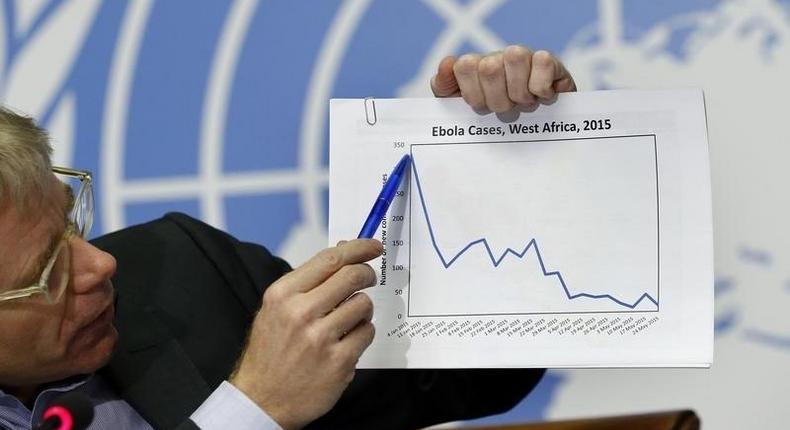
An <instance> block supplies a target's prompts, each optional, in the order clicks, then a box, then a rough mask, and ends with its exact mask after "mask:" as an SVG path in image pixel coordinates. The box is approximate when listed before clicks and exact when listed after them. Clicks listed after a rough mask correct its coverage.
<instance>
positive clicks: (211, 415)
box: [0, 375, 282, 430]
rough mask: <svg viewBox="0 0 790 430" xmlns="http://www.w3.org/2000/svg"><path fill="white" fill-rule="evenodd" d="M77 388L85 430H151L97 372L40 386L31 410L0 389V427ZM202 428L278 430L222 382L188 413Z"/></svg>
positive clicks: (12, 425)
mask: <svg viewBox="0 0 790 430" xmlns="http://www.w3.org/2000/svg"><path fill="white" fill-rule="evenodd" d="M71 391H78V392H81V393H83V394H85V395H86V396H87V397H88V398H89V399H90V400H91V403H93V406H94V415H93V422H91V425H90V426H89V427H88V430H100V429H114V430H116V429H117V430H153V428H152V427H151V425H150V424H148V423H147V422H146V421H145V420H144V419H143V417H141V416H140V414H138V413H137V411H135V410H134V409H133V408H132V407H131V406H130V405H129V404H128V403H126V401H125V400H123V399H121V398H119V397H118V396H117V395H116V394H115V392H114V391H113V389H112V388H111V387H110V386H109V385H108V384H107V383H106V382H105V381H104V380H103V379H102V378H101V377H100V376H98V375H91V376H88V377H81V378H76V379H75V378H70V379H68V380H66V381H64V382H62V383H59V384H54V385H52V386H48V387H46V388H44V389H43V390H42V391H41V392H40V393H39V394H38V396H37V397H36V400H35V402H34V403H33V410H32V411H31V410H30V409H28V407H27V406H25V405H24V404H23V403H22V402H21V401H19V399H17V398H16V397H14V396H12V395H10V394H6V393H4V392H3V391H2V390H0V429H3V430H30V429H31V428H34V426H35V425H38V424H40V423H41V417H42V416H43V414H44V410H45V409H46V408H47V406H49V404H51V403H52V401H53V400H54V399H55V398H57V397H59V396H60V395H62V394H64V393H67V392H71ZM190 419H192V421H194V422H195V424H197V425H198V427H200V428H201V429H203V430H227V429H229V428H232V429H234V430H252V429H255V430H282V428H281V427H280V426H279V425H277V423H276V422H274V420H272V419H271V418H270V417H269V416H268V415H267V414H266V413H265V412H264V411H263V410H262V409H261V408H259V407H258V406H257V405H256V404H255V403H254V402H253V401H252V400H250V399H249V398H248V397H247V396H245V395H244V394H243V393H242V392H241V391H239V390H238V389H237V388H236V387H234V386H233V385H231V384H230V383H228V382H223V383H222V384H221V385H220V386H219V387H218V388H217V389H216V390H214V392H213V393H212V394H211V396H209V398H208V399H206V401H204V402H203V404H202V405H200V407H199V408H198V409H197V410H196V411H195V412H194V413H193V414H192V416H191V417H190Z"/></svg>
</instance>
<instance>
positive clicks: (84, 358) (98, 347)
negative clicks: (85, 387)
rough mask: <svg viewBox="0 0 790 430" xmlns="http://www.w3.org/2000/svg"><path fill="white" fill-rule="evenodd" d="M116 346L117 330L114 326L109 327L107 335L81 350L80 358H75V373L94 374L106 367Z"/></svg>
mask: <svg viewBox="0 0 790 430" xmlns="http://www.w3.org/2000/svg"><path fill="white" fill-rule="evenodd" d="M117 345H118V330H116V329H115V326H113V325H110V327H109V328H108V329H107V333H106V334H105V335H104V336H102V337H101V338H100V339H97V340H96V341H95V343H93V344H92V345H90V346H88V347H87V348H86V349H83V352H82V354H81V355H80V357H78V358H77V362H78V366H77V367H78V368H79V370H78V372H77V373H84V374H88V373H94V372H96V371H97V370H99V369H101V368H102V367H104V366H106V365H107V363H109V362H110V359H111V358H112V355H113V352H114V351H115V348H116V346H117Z"/></svg>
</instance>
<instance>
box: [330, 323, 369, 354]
mask: <svg viewBox="0 0 790 430" xmlns="http://www.w3.org/2000/svg"><path fill="white" fill-rule="evenodd" d="M374 337H376V328H375V327H373V324H372V323H370V322H364V323H361V324H359V325H357V326H356V327H354V328H353V329H352V330H351V331H349V332H348V334H346V335H345V336H343V338H342V339H340V342H338V344H337V347H338V348H339V349H341V350H345V351H347V353H348V354H349V355H350V357H351V358H352V361H353V363H354V364H356V362H357V361H358V360H359V357H360V356H361V355H362V353H363V352H365V349H367V347H368V346H370V344H371V343H372V342H373V338H374Z"/></svg>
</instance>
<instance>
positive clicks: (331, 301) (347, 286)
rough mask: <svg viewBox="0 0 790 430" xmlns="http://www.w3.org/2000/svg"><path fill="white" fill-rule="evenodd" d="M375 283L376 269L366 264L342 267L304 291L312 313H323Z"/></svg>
mask: <svg viewBox="0 0 790 430" xmlns="http://www.w3.org/2000/svg"><path fill="white" fill-rule="evenodd" d="M375 284H376V271H375V270H373V268H372V267H370V266H368V265H367V264H353V265H348V266H345V267H343V268H342V269H340V270H338V271H337V273H335V274H334V275H332V276H331V277H330V278H329V279H327V280H326V281H325V282H324V283H323V284H321V285H320V286H318V287H316V288H313V289H312V290H311V291H308V292H307V293H306V299H307V302H306V303H307V306H310V308H311V309H312V310H313V312H312V313H313V314H314V315H325V314H327V313H329V312H330V311H332V309H335V307H337V306H338V305H339V304H341V302H343V300H346V299H347V298H348V297H349V296H350V295H352V294H354V293H356V292H357V291H359V290H362V289H365V288H368V287H372V286H373V285H375Z"/></svg>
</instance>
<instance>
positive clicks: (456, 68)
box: [453, 54, 486, 110]
mask: <svg viewBox="0 0 790 430" xmlns="http://www.w3.org/2000/svg"><path fill="white" fill-rule="evenodd" d="M479 63H480V56H479V55H477V54H465V55H462V56H461V58H459V59H458V61H456V62H455V64H454V65H453V72H454V73H455V79H456V80H457V81H458V88H460V90H461V97H463V98H464V100H465V101H466V103H467V104H469V106H472V108H474V109H478V110H480V109H485V107H486V99H485V96H484V95H483V90H482V88H480V80H479V77H478V72H477V67H478V64H479Z"/></svg>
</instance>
